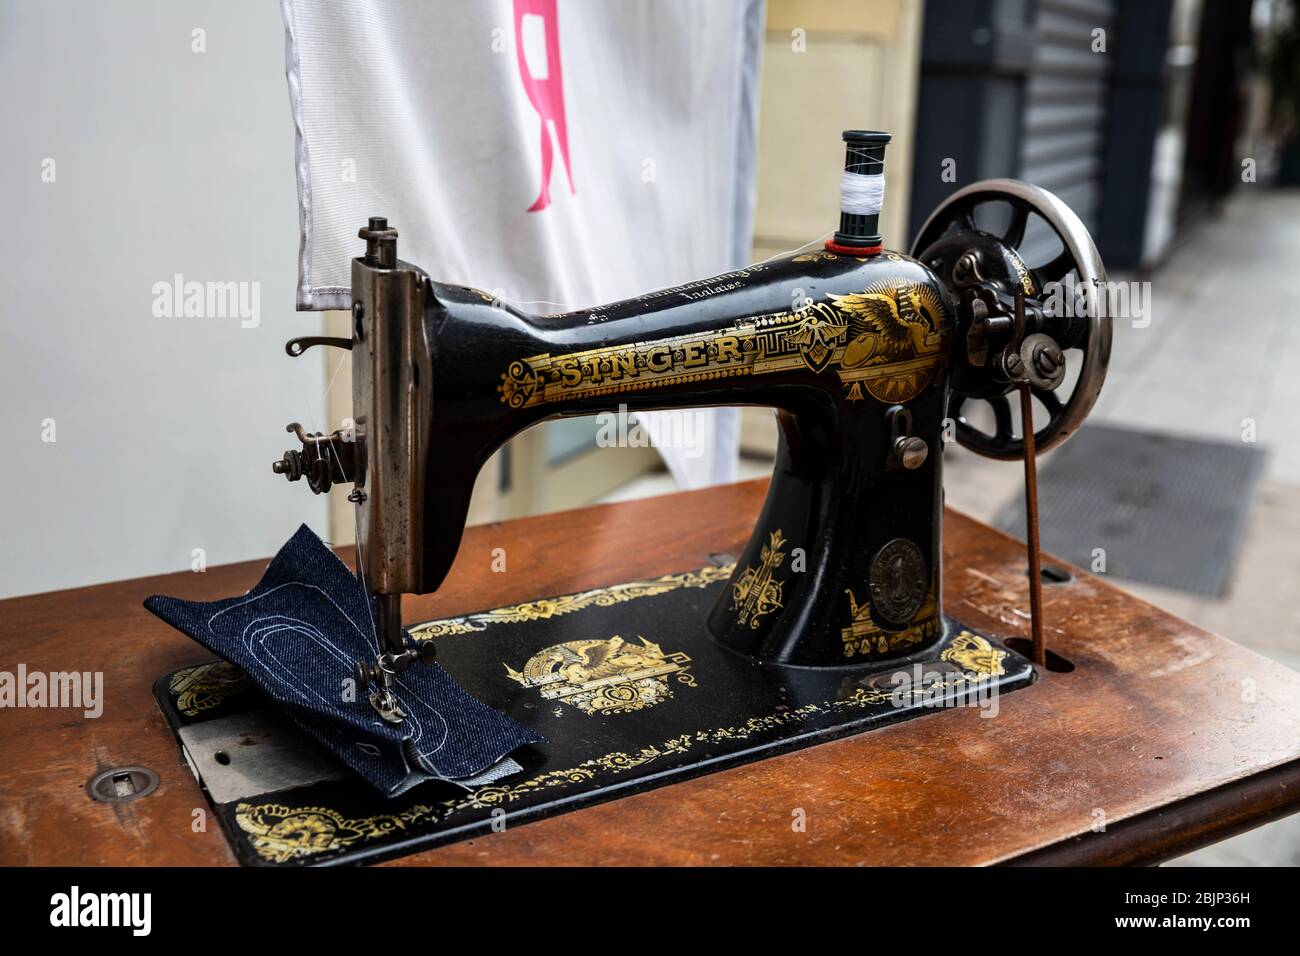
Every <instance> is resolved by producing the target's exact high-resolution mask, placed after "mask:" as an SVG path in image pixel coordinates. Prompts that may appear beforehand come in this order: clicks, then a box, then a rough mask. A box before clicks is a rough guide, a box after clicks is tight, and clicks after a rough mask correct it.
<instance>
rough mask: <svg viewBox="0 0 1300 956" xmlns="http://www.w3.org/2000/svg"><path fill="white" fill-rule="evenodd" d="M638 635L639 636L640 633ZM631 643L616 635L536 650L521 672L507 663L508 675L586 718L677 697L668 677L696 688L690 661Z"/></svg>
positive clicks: (648, 643) (649, 645) (645, 643)
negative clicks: (674, 676)
mask: <svg viewBox="0 0 1300 956" xmlns="http://www.w3.org/2000/svg"><path fill="white" fill-rule="evenodd" d="M638 637H639V635H638ZM639 640H640V641H641V643H640V644H632V643H630V642H628V641H625V640H623V638H621V637H619V636H618V635H617V634H615V635H614V636H613V637H611V638H609V639H608V640H599V639H592V640H582V641H568V642H566V643H564V644H555V645H552V646H551V647H548V648H545V649H544V650H541V651H538V652H537V653H536V654H534V655H533V656H532V657H530V658H529V659H528V663H526V664H525V665H524V669H523V670H522V671H517V670H515V669H514V668H512V667H511V666H510V665H509V664H507V665H505V668H506V675H507V676H508V677H509V678H510V679H511V680H513V681H517V682H518V683H520V684H523V685H524V686H525V687H538V688H541V694H542V698H543V699H544V700H558V701H559V702H560V703H562V704H569V705H570V706H573V707H577V708H578V709H579V710H581V711H582V712H583V713H586V714H622V713H627V712H628V711H632V710H641V709H642V708H644V707H653V706H654V705H655V704H657V703H659V702H660V701H664V700H668V699H670V698H671V697H672V696H673V692H672V689H671V688H670V687H669V685H668V681H667V680H666V679H665V678H667V677H668V676H669V675H670V674H675V675H676V678H677V681H678V683H681V684H683V685H685V686H687V687H694V686H695V678H694V677H693V676H692V675H691V673H690V665H691V659H690V658H689V657H687V656H686V655H685V654H682V653H677V654H665V653H664V652H663V649H662V648H660V646H659V645H658V644H655V643H652V642H651V641H647V640H646V639H645V638H644V637H639Z"/></svg>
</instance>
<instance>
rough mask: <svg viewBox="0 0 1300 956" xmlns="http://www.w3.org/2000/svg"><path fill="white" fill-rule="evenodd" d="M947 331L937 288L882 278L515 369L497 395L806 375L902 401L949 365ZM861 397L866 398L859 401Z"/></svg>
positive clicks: (520, 403) (530, 397)
mask: <svg viewBox="0 0 1300 956" xmlns="http://www.w3.org/2000/svg"><path fill="white" fill-rule="evenodd" d="M951 329H952V323H951V320H950V318H949V316H948V313H947V309H946V308H945V307H944V304H943V301H942V300H941V299H940V298H939V295H938V293H937V292H935V290H934V289H933V288H931V287H930V286H928V285H924V284H921V283H916V282H909V281H906V280H901V279H881V280H879V281H876V282H873V283H871V284H870V285H869V286H867V287H866V288H865V289H863V290H862V291H861V292H858V293H854V294H851V295H830V296H828V297H827V299H826V300H825V301H822V302H813V301H811V300H805V301H804V304H803V305H802V306H801V307H800V308H798V309H795V310H792V311H790V312H778V313H774V314H772V315H763V316H755V317H753V318H747V319H740V320H737V321H736V322H735V323H734V324H733V325H732V326H731V327H728V328H722V329H715V330H709V331H703V332H696V333H690V334H686V335H675V336H669V337H666V338H662V339H655V340H651V341H646V342H633V343H628V344H626V345H611V346H602V347H600V348H594V349H588V350H585V351H581V352H572V353H568V354H564V355H551V354H549V353H547V354H542V355H533V356H529V357H528V358H524V359H519V360H517V361H514V362H511V363H510V365H509V366H508V367H507V368H506V370H505V372H503V373H502V375H501V384H500V385H499V386H497V391H498V392H500V393H501V401H502V402H504V403H506V404H507V405H509V406H511V407H512V408H523V407H525V406H530V405H540V404H543V403H546V402H560V401H565V400H568V399H571V398H578V397H582V398H587V397H592V396H599V395H614V394H620V393H627V392H643V393H644V392H650V391H652V390H653V389H656V388H663V387H666V386H670V385H683V384H689V383H692V382H702V381H712V380H719V379H725V378H733V377H737V376H747V375H766V374H770V373H774V372H781V371H786V370H790V369H798V368H802V367H805V366H806V367H807V368H809V369H811V370H812V371H813V372H817V373H821V372H825V371H832V370H833V371H834V373H835V374H836V375H837V376H838V377H839V379H840V382H841V383H842V384H843V387H844V390H845V395H846V397H847V398H849V399H853V400H858V399H863V398H865V397H866V395H870V396H871V397H872V398H874V399H876V400H877V401H881V402H886V403H895V402H906V401H908V400H910V399H912V398H914V397H915V396H916V395H917V394H919V393H920V392H921V390H922V389H924V388H925V387H926V386H928V385H929V384H930V383H931V382H932V381H933V380H934V376H935V373H936V371H937V370H938V369H939V368H940V367H941V366H942V365H943V364H944V362H945V360H946V359H947V351H946V349H945V348H944V345H945V342H946V340H947V337H948V335H949V334H950V333H951ZM864 391H865V393H866V394H865V395H864Z"/></svg>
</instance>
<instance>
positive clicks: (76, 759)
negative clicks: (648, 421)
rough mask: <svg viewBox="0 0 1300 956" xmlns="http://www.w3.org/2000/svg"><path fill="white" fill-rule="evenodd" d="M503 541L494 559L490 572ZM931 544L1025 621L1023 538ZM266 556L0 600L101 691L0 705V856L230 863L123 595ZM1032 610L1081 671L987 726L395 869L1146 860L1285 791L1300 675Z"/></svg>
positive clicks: (10, 630) (1130, 626)
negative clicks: (81, 698) (98, 781)
mask: <svg viewBox="0 0 1300 956" xmlns="http://www.w3.org/2000/svg"><path fill="white" fill-rule="evenodd" d="M764 490H765V483H764V482H747V483H744V484H739V485H730V486H725V487H721V488H714V489H709V490H706V491H700V492H692V493H689V494H680V495H672V496H667V497H663V498H651V499H646V500H642V501H636V502H629V503H624V504H617V505H607V506H601V507H596V508H589V509H585V510H583V511H578V512H566V513H561V514H552V515H543V516H540V517H535V518H527V519H523V520H520V521H512V522H506V523H502V524H496V525H486V526H481V527H476V528H471V529H470V530H469V531H468V532H467V534H466V537H465V542H464V545H463V546H462V548H461V551H460V555H459V557H458V558H457V561H456V566H455V568H454V570H453V572H452V574H451V576H450V578H449V579H448V581H447V583H446V585H445V586H444V587H443V588H442V590H441V591H439V592H438V594H436V595H433V596H427V597H416V598H408V599H407V600H406V602H405V604H404V609H403V610H404V616H405V619H406V620H408V621H421V620H427V619H430V618H434V617H444V616H449V615H453V614H459V613H463V612H467V611H473V610H479V609H483V608H488V607H494V606H498V605H502V604H508V603H514V602H518V601H523V600H527V599H530V598H534V597H538V596H541V595H555V594H563V593H567V592H571V591H576V590H580V589H583V588H588V587H595V586H599V585H604V584H612V583H616V582H620V581H625V580H634V579H639V578H647V577H652V576H655V575H660V574H666V573H669V572H674V571H680V570H683V569H686V568H696V567H701V566H703V565H705V564H707V563H708V561H709V555H710V554H711V553H716V552H730V553H733V554H735V553H738V552H739V551H740V549H741V546H742V544H743V543H744V541H745V539H746V538H747V537H748V533H749V530H750V528H751V525H752V523H753V520H754V518H755V516H756V514H757V511H758V507H759V505H760V503H761V501H762V496H763V493H764ZM575 529H582V534H581V535H575ZM629 541H636V542H637V546H636V547H628V544H627V543H628V542H629ZM498 547H504V548H505V549H506V553H507V558H508V565H507V566H508V568H509V571H508V573H505V574H499V573H492V572H491V571H490V563H491V560H492V549H494V548H498ZM944 561H945V579H944V600H945V602H946V609H947V610H948V612H949V613H951V614H953V615H954V616H956V617H959V618H960V619H962V620H963V621H964V622H966V623H968V624H970V625H972V626H974V627H977V628H980V629H981V630H984V631H986V632H987V633H992V634H996V635H999V636H1004V637H1014V636H1025V635H1026V634H1027V631H1028V614H1027V611H1026V608H1027V606H1028V591H1027V587H1026V580H1025V557H1024V550H1023V546H1022V545H1020V544H1019V543H1017V542H1015V541H1013V540H1012V539H1010V538H1008V537H1006V536H1004V535H1002V534H1000V533H998V532H996V531H994V530H992V529H990V528H988V527H985V526H984V525H981V524H978V523H977V522H975V521H973V520H971V519H970V518H966V517H964V516H962V515H960V514H956V513H953V512H949V513H948V515H947V525H946V528H945V533H944ZM1054 563H1058V564H1059V562H1054ZM263 567H264V562H248V563H244V564H237V565H229V566H225V567H219V568H210V569H209V570H208V571H207V572H206V573H204V574H193V573H186V572H183V573H179V574H173V575H168V576H164V577H155V578H142V579H138V580H133V581H122V582H118V583H116V584H106V585H101V586H98V587H88V588H79V589H76V590H71V591H57V592H52V593H48V594H39V595H34V596H31V597H22V598H15V599H13V600H8V601H3V602H0V670H6V671H9V672H10V673H13V672H15V670H16V668H17V664H18V663H19V662H23V663H25V664H26V665H27V667H28V669H29V670H42V671H68V670H80V671H86V670H91V671H95V670H100V671H103V673H104V686H105V698H106V702H105V707H104V712H103V715H102V716H101V717H100V718H98V719H93V720H90V719H85V718H84V717H83V716H82V713H81V712H80V711H74V710H58V709H45V710H38V709H19V710H7V711H0V721H3V733H0V768H3V769H2V770H0V863H5V864H140V863H146V864H173V865H175V864H228V863H232V862H233V859H232V857H231V855H230V853H229V851H228V850H227V849H226V844H225V840H224V838H223V837H222V835H221V834H220V832H219V827H218V826H217V824H216V822H215V819H214V818H212V817H211V816H209V820H211V824H210V826H209V828H208V830H207V832H201V833H194V832H193V831H192V829H191V821H192V819H193V811H194V810H195V809H196V808H203V807H206V806H207V803H206V800H205V798H204V796H203V794H202V793H201V791H200V790H199V787H198V785H197V784H196V783H195V781H194V778H193V777H192V776H191V774H190V772H189V770H188V769H187V768H186V767H185V765H184V763H183V761H182V759H181V756H180V753H179V750H178V748H177V745H176V742H175V740H174V738H173V736H172V734H171V731H170V730H168V728H167V726H166V724H165V723H164V721H163V718H162V715H161V714H160V713H159V711H158V708H157V706H156V705H155V703H154V699H153V696H152V694H151V693H150V685H151V684H152V682H153V681H154V680H155V679H156V678H157V677H159V676H160V675H162V674H163V673H166V672H168V671H170V670H172V669H173V668H176V667H179V666H181V665H183V664H186V663H191V662H194V661H197V660H202V659H204V657H205V656H208V655H207V654H206V652H205V651H203V650H202V649H201V648H199V647H197V646H196V645H195V644H194V643H192V642H191V641H190V640H189V639H188V638H186V637H185V636H184V635H182V634H179V633H177V632H176V631H173V630H172V629H170V628H169V627H167V625H165V624H163V623H162V622H161V621H159V620H157V619H156V618H154V617H153V616H152V615H150V614H149V613H147V612H146V611H145V610H144V608H143V607H141V604H140V602H141V601H142V600H143V598H144V597H145V596H146V595H149V594H153V593H166V594H172V595H176V596H178V597H184V598H190V599H196V600H211V599H214V598H218V597H225V596H229V595H232V594H237V593H240V592H242V591H244V590H246V589H248V588H250V587H252V585H253V584H254V583H256V581H257V579H258V578H259V577H260V575H261V572H262V569H263ZM1045 614H1046V618H1045V620H1046V630H1047V640H1048V646H1049V647H1050V648H1052V649H1053V650H1055V651H1056V652H1057V653H1059V654H1060V655H1062V656H1063V657H1064V658H1066V659H1067V660H1069V661H1070V662H1071V663H1073V664H1074V665H1075V669H1074V670H1073V671H1072V672H1069V673H1052V672H1045V673H1044V674H1043V675H1042V678H1041V679H1040V680H1039V681H1038V683H1036V684H1035V685H1034V686H1032V687H1029V688H1027V689H1024V690H1020V691H1017V692H1015V693H1012V694H1008V695H1006V696H1004V697H1003V698H1002V699H1001V701H1000V704H1001V708H1000V714H999V716H997V717H996V718H993V719H986V718H981V717H980V716H979V711H978V710H976V709H969V708H960V709H951V710H945V711H941V712H936V713H934V714H932V715H928V716H926V717H923V718H920V719H916V720H912V721H909V722H907V723H904V724H898V725H895V726H891V727H886V728H883V729H880V730H876V731H873V732H870V733H867V734H862V735H859V736H857V737H852V738H849V739H845V740H839V741H836V742H833V743H827V744H822V745H819V746H816V747H812V748H809V749H806V750H802V751H798V752H796V753H792V754H787V755H785V756H781V757H775V758H772V759H768V760H763V761H760V762H758V763H754V764H749V765H747V766H743V767H737V768H734V769H731V770H727V771H723V772H721V773H715V774H711V775H708V776H706V777H702V778H699V779H696V780H691V781H688V782H685V783H679V784H676V785H673V786H670V787H665V788H661V789H658V790H652V791H649V792H646V793H642V794H638V795H636V796H631V797H625V798H623V799H619V800H616V801H614V802H611V803H608V804H603V805H600V806H596V807H591V808H588V809H584V810H579V811H576V812H573V813H566V814H562V815H560V816H556V817H552V818H549V819H546V820H542V821H540V822H537V823H532V824H528V825H525V826H519V827H516V828H513V829H509V830H507V831H505V832H503V833H500V834H494V835H492V836H490V837H486V838H482V839H478V840H472V841H467V842H463V843H458V844H453V845H451V846H447V847H443V848H441V849H437V850H431V851H428V852H425V853H420V854H417V855H415V856H411V857H407V858H405V859H403V860H399V861H396V864H394V865H409V864H472V863H488V864H586V865H616V864H627V863H638V864H661V865H662V864H800V863H815V864H860V863H866V864H985V863H1152V862H1157V861H1160V860H1163V859H1167V858H1169V857H1171V856H1174V855H1177V854H1181V853H1185V852H1187V851H1189V850H1192V849H1195V848H1197V847H1199V846H1203V845H1205V844H1207V843H1211V842H1214V841H1216V840H1221V839H1223V838H1224V837H1227V836H1230V835H1232V834H1234V833H1238V832H1240V831H1242V830H1246V829H1249V828H1251V827H1253V826H1257V825H1259V824H1261V823H1264V822H1267V821H1269V820H1272V819H1275V818H1277V817H1281V816H1284V815H1286V814H1288V813H1291V812H1293V811H1295V810H1296V809H1298V808H1300V732H1298V730H1300V674H1296V673H1294V672H1292V671H1289V670H1287V669H1286V668H1284V667H1281V666H1280V665H1278V664H1275V663H1273V662H1271V661H1269V660H1267V659H1265V658H1263V657H1260V656H1258V655H1256V654H1254V653H1252V652H1250V651H1247V650H1245V649H1244V648H1241V647H1238V646H1237V645H1235V644H1233V643H1231V642H1230V641H1227V640H1225V639H1223V638H1221V637H1218V636H1216V635H1214V634H1211V633H1208V632H1206V631H1204V630H1202V629H1201V628H1198V627H1196V626H1194V625H1192V624H1189V623H1187V622H1186V621H1182V620H1179V619H1178V618H1175V617H1173V616H1171V615H1169V614H1166V613H1165V612H1163V611H1161V610H1160V609H1158V608H1155V607H1153V606H1151V605H1150V604H1147V603H1145V602H1143V601H1140V600H1138V599H1137V598H1134V597H1131V596H1130V595H1128V594H1125V593H1124V592H1123V591H1121V590H1119V589H1118V588H1116V587H1113V586H1111V585H1110V584H1108V583H1106V582H1105V581H1103V580H1101V579H1100V578H1098V577H1095V576H1092V575H1088V574H1085V573H1083V572H1077V577H1076V578H1075V580H1074V581H1072V582H1071V583H1068V584H1064V585H1059V586H1049V587H1047V588H1045ZM128 764H141V765H144V766H146V767H150V768H152V769H154V770H156V771H157V772H158V773H159V774H160V776H161V778H162V782H161V785H160V786H159V788H158V790H157V791H156V792H155V793H153V794H151V795H149V796H147V797H144V798H141V799H139V800H136V801H133V802H130V803H125V804H118V805H109V804H102V803H95V802H92V801H91V800H90V799H89V798H88V797H87V795H86V793H85V791H84V789H83V787H84V785H85V783H86V781H87V780H88V779H89V778H90V776H91V775H92V774H94V773H95V772H97V771H99V770H101V769H107V768H109V767H116V766H122V765H128ZM795 808H802V809H803V810H804V811H805V813H806V820H807V826H806V830H805V831H804V832H794V830H793V828H792V827H791V819H792V816H791V815H792V811H793V810H794V809H795ZM1101 824H1104V826H1105V829H1104V831H1101V832H1096V828H1098V827H1099V826H1100V825H1101Z"/></svg>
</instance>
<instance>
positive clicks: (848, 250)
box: [826, 239, 884, 256]
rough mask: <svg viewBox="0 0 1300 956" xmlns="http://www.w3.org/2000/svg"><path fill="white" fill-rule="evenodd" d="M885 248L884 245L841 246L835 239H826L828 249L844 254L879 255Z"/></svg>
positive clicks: (828, 250)
mask: <svg viewBox="0 0 1300 956" xmlns="http://www.w3.org/2000/svg"><path fill="white" fill-rule="evenodd" d="M883 250H884V246H883V245H874V246H841V245H840V244H839V243H838V242H836V241H835V240H834V239H827V240H826V251H827V252H838V253H839V254H840V255H842V256H878V255H880V253H881V252H882V251H883Z"/></svg>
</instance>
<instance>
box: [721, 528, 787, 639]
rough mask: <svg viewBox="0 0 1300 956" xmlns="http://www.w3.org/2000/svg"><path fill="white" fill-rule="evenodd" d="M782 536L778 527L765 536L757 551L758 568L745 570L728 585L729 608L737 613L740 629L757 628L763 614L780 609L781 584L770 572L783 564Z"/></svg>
mask: <svg viewBox="0 0 1300 956" xmlns="http://www.w3.org/2000/svg"><path fill="white" fill-rule="evenodd" d="M785 543H786V541H785V536H784V535H783V534H782V533H781V529H780V528H777V529H776V530H775V531H773V532H772V533H771V534H769V535H768V536H767V544H765V545H763V548H762V550H761V551H760V552H759V556H758V557H759V563H758V565H757V566H751V567H748V568H746V569H745V570H744V571H743V572H742V573H741V575H740V577H738V578H736V580H735V581H734V582H732V585H731V609H732V610H733V611H737V612H738V613H737V615H736V621H737V622H738V623H739V624H740V625H741V626H742V627H743V626H744V625H746V624H748V625H749V626H750V627H751V628H756V627H758V626H759V624H760V623H761V622H762V618H763V616H764V615H767V614H770V613H771V612H773V611H775V610H777V609H778V608H779V607H781V601H782V600H783V598H784V593H783V591H784V587H785V585H784V582H781V581H778V580H776V579H775V578H774V577H773V572H775V571H776V569H777V568H779V567H780V566H781V564H782V563H783V562H784V561H785V552H784V551H782V550H781V548H782V547H784V546H785Z"/></svg>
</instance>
